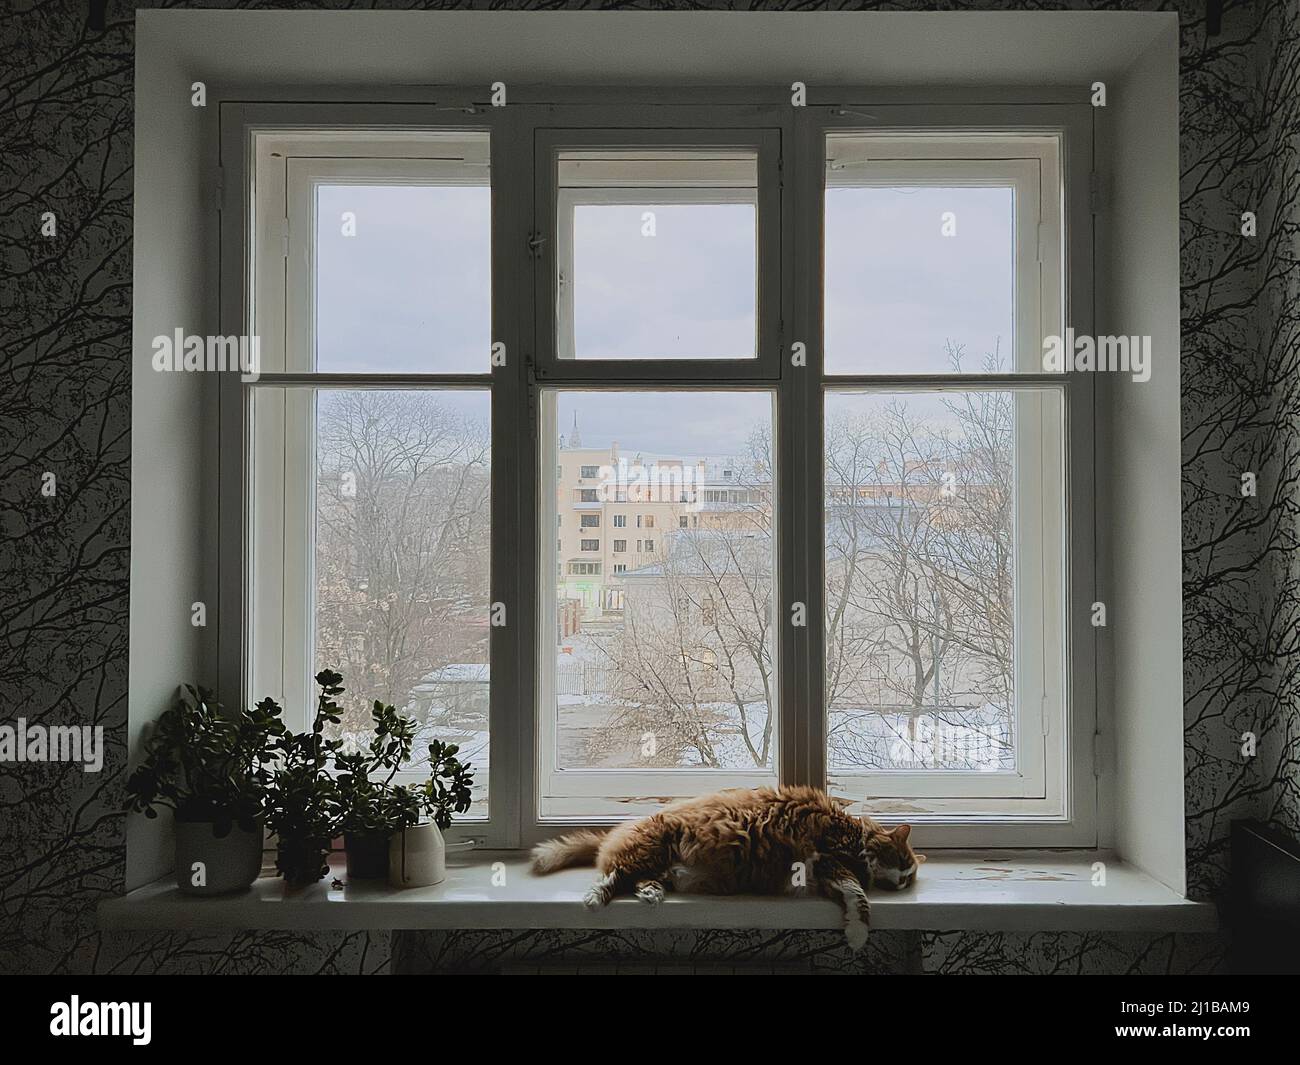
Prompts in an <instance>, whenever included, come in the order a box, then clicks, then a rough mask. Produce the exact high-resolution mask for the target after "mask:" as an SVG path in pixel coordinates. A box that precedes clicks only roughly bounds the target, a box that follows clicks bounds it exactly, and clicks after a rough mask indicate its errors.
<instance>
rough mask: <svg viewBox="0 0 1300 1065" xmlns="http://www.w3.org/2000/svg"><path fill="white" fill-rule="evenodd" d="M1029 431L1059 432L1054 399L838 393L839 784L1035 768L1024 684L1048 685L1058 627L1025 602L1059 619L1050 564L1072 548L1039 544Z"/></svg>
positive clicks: (830, 647)
mask: <svg viewBox="0 0 1300 1065" xmlns="http://www.w3.org/2000/svg"><path fill="white" fill-rule="evenodd" d="M1041 409H1046V410H1047V411H1049V412H1050V413H1049V414H1046V415H1041V419H1042V420H1041V426H1042V428H1041V429H1040V430H1039V429H1035V427H1037V426H1039V425H1040V422H1039V421H1038V420H1037V419H1038V418H1039V417H1040V414H1039V412H1040V410H1041ZM1031 431H1041V432H1044V433H1046V434H1048V437H1045V438H1044V439H1047V438H1051V439H1059V432H1060V418H1059V406H1058V405H1057V396H1056V394H1055V393H1050V394H1049V393H1042V392H1039V393H1034V392H1029V391H1027V392H1019V393H1018V392H1009V391H1000V392H993V391H980V392H963V393H957V392H951V393H941V392H929V393H924V392H917V393H910V394H903V393H860V392H853V393H850V392H832V393H829V394H828V395H827V398H826V455H825V460H826V484H825V499H826V545H825V548H826V580H827V588H826V594H827V600H826V619H825V624H826V705H827V708H828V709H827V747H828V750H827V765H828V768H829V770H830V772H831V774H832V779H833V777H834V774H836V773H862V772H868V771H885V770H888V771H896V770H908V771H913V772H915V771H918V770H919V771H934V770H959V771H980V772H986V773H987V772H1012V771H1016V770H1018V769H1021V768H1023V767H1022V766H1020V764H1019V761H1018V759H1019V756H1020V751H1019V750H1018V747H1019V744H1018V737H1017V728H1018V725H1017V706H1016V694H1017V691H1018V690H1019V689H1018V684H1022V683H1023V684H1024V685H1025V690H1031V687H1032V690H1039V689H1038V686H1039V685H1040V684H1042V683H1043V681H1042V678H1041V675H1040V674H1039V673H1034V674H1033V676H1034V677H1037V678H1038V679H1037V680H1036V682H1035V683H1033V684H1032V686H1031V685H1030V684H1029V682H1028V681H1029V677H1030V673H1027V672H1026V670H1027V669H1028V670H1030V671H1033V670H1037V669H1039V668H1040V667H1039V665H1038V664H1039V663H1041V662H1042V661H1043V659H1044V658H1045V657H1046V655H1045V653H1044V652H1043V651H1042V647H1044V646H1047V645H1048V644H1049V643H1050V641H1047V640H1046V639H1045V637H1044V636H1043V633H1042V631H1041V630H1043V629H1044V628H1046V627H1048V624H1049V623H1048V622H1046V621H1040V622H1039V623H1038V624H1037V625H1036V626H1034V628H1035V630H1036V631H1018V627H1017V624H1016V617H1017V610H1018V609H1019V610H1020V611H1021V616H1022V617H1023V616H1036V617H1039V618H1047V617H1048V615H1049V614H1050V611H1049V609H1048V608H1047V606H1046V605H1045V604H1047V603H1050V602H1052V601H1057V602H1059V599H1053V596H1052V593H1051V592H1050V591H1049V589H1050V588H1051V587H1052V586H1053V578H1052V577H1051V576H1050V573H1051V571H1052V565H1050V564H1049V563H1047V562H1046V561H1045V560H1047V559H1050V558H1059V555H1057V554H1054V553H1053V552H1050V551H1044V550H1042V542H1041V541H1042V540H1043V538H1044V536H1045V534H1044V531H1043V530H1044V527H1043V526H1042V525H1041V524H1040V523H1039V521H1037V520H1035V519H1034V518H1032V517H1031V516H1036V515H1039V514H1041V513H1043V512H1044V511H1045V510H1046V509H1047V508H1046V507H1045V506H1043V505H1041V504H1042V500H1041V499H1039V498H1037V497H1038V495H1039V489H1038V487H1037V478H1036V476H1034V475H1033V474H1032V472H1031V470H1030V469H1028V467H1029V466H1030V465H1032V464H1031V463H1029V462H1023V463H1018V460H1017V455H1016V447H1015V440H1016V437H1017V435H1018V434H1020V435H1022V436H1024V435H1026V434H1028V433H1030V432H1031ZM1018 466H1019V467H1020V468H1019V469H1018ZM1059 481H1060V478H1059V469H1058V470H1057V472H1056V475H1055V482H1056V483H1057V484H1059ZM1017 515H1020V516H1022V517H1021V519H1020V520H1019V521H1018V520H1017ZM1018 596H1019V597H1021V601H1020V602H1019V604H1018V602H1017V597H1018ZM1035 611H1037V613H1036V614H1035V613H1034V612H1035ZM1034 648H1038V651H1037V653H1032V652H1033V650H1034ZM1022 659H1023V660H1022ZM1018 678H1019V679H1018ZM850 790H852V789H851V788H850Z"/></svg>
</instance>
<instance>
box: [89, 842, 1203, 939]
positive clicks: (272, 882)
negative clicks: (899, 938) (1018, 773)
mask: <svg viewBox="0 0 1300 1065" xmlns="http://www.w3.org/2000/svg"><path fill="white" fill-rule="evenodd" d="M334 858H335V861H336V862H337V863H338V864H337V866H334V863H332V867H334V874H335V875H336V876H339V877H342V875H343V873H342V864H341V863H342V856H341V855H335V856H334ZM1097 860H1098V856H1097V855H1093V854H1063V853H1055V854H1038V855H1017V856H1016V857H1015V858H1014V859H1010V860H1008V859H1003V858H986V857H983V856H977V855H971V854H955V853H950V854H947V855H942V856H932V857H931V858H930V860H929V861H928V862H927V863H926V864H925V865H924V866H923V867H922V869H921V876H920V878H919V879H918V881H917V884H916V886H915V887H914V888H912V889H911V890H908V891H904V892H898V893H891V892H885V891H873V892H872V893H871V923H872V927H873V928H877V929H929V930H936V931H938V930H945V931H946V930H958V929H978V930H984V931H1008V932H1013V931H1023V932H1038V931H1081V932H1096V931H1123V930H1132V931H1150V932H1204V931H1213V930H1214V929H1215V928H1216V927H1217V925H1218V921H1217V916H1216V914H1215V910H1214V908H1213V907H1212V906H1210V905H1208V904H1206V903H1196V902H1189V901H1188V900H1186V899H1184V898H1183V897H1181V896H1180V895H1178V894H1177V893H1176V892H1174V891H1172V890H1170V889H1169V888H1167V887H1165V886H1164V885H1163V884H1161V883H1159V882H1157V881H1156V880H1154V879H1152V878H1151V877H1149V876H1147V875H1146V874H1145V873H1143V872H1141V871H1139V870H1137V869H1134V868H1133V867H1131V866H1126V865H1123V864H1122V863H1119V862H1116V861H1113V860H1111V861H1108V862H1107V865H1106V885H1105V886H1104V887H1099V886H1093V883H1092V879H1093V873H1092V863H1093V862H1094V861H1097ZM494 861H502V862H504V863H505V883H504V885H503V886H500V887H496V886H493V884H492V878H493V871H492V863H493V862H494ZM498 879H499V878H498ZM331 880H332V877H331V878H327V879H326V880H324V881H322V882H321V883H320V884H318V885H316V886H315V887H313V888H310V889H308V891H306V892H304V893H303V894H301V895H298V896H296V897H290V898H286V897H285V895H284V887H283V884H282V882H281V881H279V880H277V879H272V878H268V877H264V878H262V879H260V880H258V881H257V882H256V883H255V884H254V885H253V887H252V888H251V889H250V890H249V891H247V892H245V893H243V894H239V895H234V896H225V897H221V898H209V899H196V898H191V897H187V896H183V895H181V894H180V892H179V891H177V889H176V886H175V884H174V883H173V882H172V881H170V880H159V881H156V882H154V883H152V884H149V885H147V886H145V887H142V888H139V889H137V890H135V891H132V892H130V893H129V894H128V895H126V896H125V897H123V898H120V899H112V900H110V901H107V902H104V903H101V904H100V907H99V923H100V927H101V928H102V929H104V930H106V931H124V930H136V931H146V930H147V931H157V930H167V931H216V930H222V929H292V930H301V931H325V930H335V929H337V930H360V929H379V930H391V929H452V928H769V929H770V928H781V929H789V928H808V929H816V928H838V927H840V926H841V925H842V923H843V919H842V917H841V916H840V911H839V908H838V906H837V905H836V904H835V903H833V902H830V901H828V900H825V899H819V898H802V899H801V898H762V897H756V896H740V897H714V896H704V895H673V894H669V896H668V898H667V900H665V902H664V903H663V905H662V906H658V907H652V906H649V905H647V904H645V903H643V902H639V901H637V900H635V899H619V900H617V901H615V902H614V903H613V904H612V905H610V906H609V907H608V908H607V909H605V910H603V911H600V912H598V913H592V912H590V911H588V910H587V909H586V908H585V907H584V906H583V905H582V895H583V893H584V892H585V891H586V889H587V886H588V885H589V884H590V883H591V880H592V870H590V869H568V870H564V871H562V872H559V873H555V874H552V875H551V876H548V877H537V876H533V875H532V874H531V873H530V872H529V871H528V867H527V860H526V858H525V857H524V856H523V855H521V854H519V853H517V852H509V853H506V852H502V853H496V854H494V853H492V852H481V853H478V854H476V855H475V858H474V860H473V861H472V862H464V863H457V864H455V865H449V866H448V869H447V879H446V880H445V881H444V882H443V883H441V884H438V885H436V886H435V887H430V888H418V889H412V890H407V891H398V890H394V889H392V888H389V887H388V886H387V885H385V884H384V883H383V882H382V881H366V882H357V883H355V884H350V885H347V886H345V887H343V888H341V889H339V888H334V887H332V886H331Z"/></svg>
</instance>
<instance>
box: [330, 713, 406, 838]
mask: <svg viewBox="0 0 1300 1065" xmlns="http://www.w3.org/2000/svg"><path fill="white" fill-rule="evenodd" d="M371 717H372V718H373V720H374V724H373V727H372V730H371V740H370V743H369V744H368V745H367V747H366V749H364V750H361V751H356V752H353V753H343V752H339V753H336V754H335V756H334V773H335V780H336V781H337V784H338V789H339V798H340V802H341V805H342V814H341V827H342V830H343V832H344V833H346V834H348V835H349V836H353V835H355V836H364V835H375V834H384V835H386V834H388V833H390V832H392V831H393V830H394V829H395V828H398V827H401V826H400V825H397V824H395V823H394V815H395V807H396V806H398V805H400V803H399V802H398V800H397V798H396V796H397V794H398V789H399V787H400V785H394V784H393V778H394V777H396V776H397V773H398V771H399V770H400V769H401V767H402V766H403V765H405V764H406V763H407V762H408V761H409V760H410V758H411V748H412V746H413V744H414V742H415V730H416V724H415V722H414V721H413V720H412V719H411V718H409V717H406V716H404V715H403V714H401V713H400V712H399V711H398V710H397V708H396V707H395V706H391V705H387V704H385V703H382V702H380V701H379V700H378V699H376V700H375V704H374V707H373V708H372V710H371Z"/></svg>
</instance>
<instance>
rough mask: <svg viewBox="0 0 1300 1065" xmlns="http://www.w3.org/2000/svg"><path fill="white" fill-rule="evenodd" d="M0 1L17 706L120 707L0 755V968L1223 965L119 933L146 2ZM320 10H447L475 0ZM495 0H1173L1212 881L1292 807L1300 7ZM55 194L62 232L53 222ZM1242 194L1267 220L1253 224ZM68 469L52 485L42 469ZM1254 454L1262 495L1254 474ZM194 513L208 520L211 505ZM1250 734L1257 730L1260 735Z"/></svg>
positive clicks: (2, 457)
mask: <svg viewBox="0 0 1300 1065" xmlns="http://www.w3.org/2000/svg"><path fill="white" fill-rule="evenodd" d="M155 6H205V7H223V6H238V7H241V8H250V7H285V6H307V5H275V4H257V3H243V4H238V5H234V4H203V5H155V4H132V3H118V2H109V3H108V4H107V11H106V18H105V27H104V29H103V30H98V31H97V30H92V29H90V28H89V26H88V20H87V8H88V5H87V4H85V3H78V2H72V0H56V2H51V3H43V2H33V0H14V2H13V3H10V4H8V5H7V6H6V10H5V12H4V13H3V14H0V49H2V51H3V54H4V56H5V57H6V63H5V65H4V67H3V70H0V238H2V239H3V260H2V265H3V295H2V297H0V350H2V351H3V361H2V365H0V478H2V480H3V484H4V486H5V491H4V496H3V500H4V506H3V510H0V629H2V632H3V650H2V651H0V681H2V682H3V685H4V688H3V691H4V713H3V717H4V718H5V719H12V718H16V717H18V716H24V717H26V718H27V719H28V721H29V722H33V723H49V724H55V723H60V724H62V723H78V724H83V725H101V726H103V728H104V730H105V737H106V748H107V752H106V760H105V766H104V770H103V772H102V773H99V774H85V773H83V772H82V770H81V768H80V767H79V766H75V765H69V764H66V763H63V764H60V763H54V764H47V765H40V766H34V765H23V766H15V765H14V764H12V763H4V764H0V970H4V971H9V972H15V971H17V972H79V973H80V972H187V973H188V972H195V973H200V972H202V973H228V972H263V973H278V972H286V973H287V972H303V973H313V972H320V973H341V972H353V973H357V972H361V973H372V972H386V971H390V970H393V971H402V972H426V971H432V970H434V969H449V968H451V969H470V970H480V971H482V970H496V969H500V968H502V967H509V968H515V969H519V970H529V969H538V970H545V969H553V968H555V967H557V966H559V967H564V966H568V967H571V968H576V967H578V966H580V965H582V964H586V965H589V966H597V967H603V968H604V969H607V970H608V969H611V968H620V969H621V968H626V969H629V970H630V969H635V968H637V967H638V966H640V967H642V968H646V967H653V966H655V965H663V966H670V967H671V966H674V965H676V966H680V965H682V964H683V959H687V960H689V961H690V962H691V963H693V964H695V965H697V966H699V967H701V968H722V969H726V968H728V967H735V966H740V967H744V966H748V965H752V964H754V963H756V962H757V963H761V964H764V965H767V966H770V967H772V968H774V969H785V968H797V969H799V970H801V971H809V972H898V971H901V972H939V973H958V972H981V973H993V972H1013V973H1014V972H1019V973H1025V972H1032V973H1057V972H1098V971H1106V972H1121V973H1123V972H1204V971H1210V970H1212V969H1214V968H1215V967H1216V966H1217V965H1219V964H1221V955H1222V949H1223V943H1222V938H1221V937H1219V936H1170V935H1159V936H1153V935H1129V934H1125V935H1094V934H1089V935H1083V934H1077V933H1046V932H1045V933H1039V934H1034V935H1007V934H990V933H957V932H946V931H943V930H935V931H932V932H923V933H887V932H883V933H877V934H876V935H875V936H873V938H872V942H871V946H870V947H869V949H868V951H867V952H866V953H865V954H864V955H862V956H861V957H857V958H855V957H853V956H852V955H850V954H849V953H848V952H847V950H845V949H844V947H843V944H842V940H841V938H840V937H839V936H838V935H836V934H831V933H814V932H786V933H758V932H754V933H723V932H708V931H700V932H693V933H676V934H673V935H669V934H667V933H651V932H636V933H632V932H602V933H595V932H590V933H583V932H558V931H534V930H520V931H514V932H470V931H465V932H454V933H439V934H433V933H427V934H425V933H420V934H417V933H398V934H397V935H395V936H393V937H391V938H392V939H393V942H392V943H390V942H389V940H390V936H389V935H388V934H387V933H372V934H365V933H351V934H343V933H338V934H324V933H322V934H315V935H302V934H296V933H281V932H277V933H233V934H229V935H224V936H207V935H179V934H158V935H127V934H112V935H109V934H103V933H100V932H99V931H98V930H97V926H96V921H95V907H96V905H97V904H98V903H99V902H100V901H102V900H104V899H106V898H110V897H113V896H115V895H117V894H120V893H121V892H122V890H123V884H124V877H125V818H124V816H123V815H122V814H121V813H119V812H118V811H119V809H120V804H121V798H122V783H123V779H124V772H125V767H126V754H127V752H126V731H127V702H126V683H127V640H128V632H129V626H128V608H129V603H128V575H129V561H130V560H129V550H130V504H131V493H130V479H129V470H130V457H131V456H130V410H131V350H130V349H131V274H132V248H131V236H132V221H133V220H132V180H133V175H132V151H133V138H132V122H133V111H132V89H133V86H132V77H133V73H132V72H133V65H134V13H135V10H136V9H137V8H141V7H155ZM310 6H312V7H322V6H324V7H355V8H362V7H371V6H373V7H377V8H388V7H392V8H423V7H428V8H444V9H446V8H456V7H465V8H469V7H481V6H484V5H481V4H477V3H462V4H457V3H446V4H437V3H434V4H400V3H394V4H375V5H369V4H325V5H310ZM492 6H493V7H500V8H503V9H505V8H512V9H513V8H524V9H527V8H538V9H542V8H547V9H555V8H572V9H592V8H598V7H599V8H608V9H618V8H630V9H635V8H640V9H646V8H653V9H672V8H677V7H680V8H690V9H704V8H721V9H738V10H739V9H750V8H752V9H762V10H802V11H807V10H996V9H1009V10H1024V9H1029V8H1032V9H1036V10H1063V9H1114V8H1124V9H1130V10H1153V9H1158V10H1174V9H1177V10H1178V11H1179V12H1180V16H1181V27H1180V33H1181V75H1180V96H1181V159H1182V182H1181V203H1182V216H1181V244H1182V267H1181V276H1182V362H1181V373H1182V382H1183V396H1182V420H1183V557H1184V616H1183V619H1182V621H1183V630H1184V631H1183V636H1184V652H1185V693H1186V719H1185V725H1186V728H1185V742H1186V774H1187V782H1186V805H1187V811H1188V817H1187V847H1188V881H1189V887H1190V890H1191V892H1192V893H1193V894H1194V895H1195V896H1196V897H1199V898H1209V899H1212V898H1216V897H1217V896H1218V893H1219V891H1220V889H1221V887H1222V885H1223V882H1224V877H1225V873H1226V863H1227V858H1228V855H1227V839H1228V826H1229V822H1230V820H1231V819H1233V818H1236V817H1245V816H1251V817H1257V818H1259V819H1261V820H1264V821H1267V822H1270V823H1272V824H1274V825H1276V826H1277V827H1279V828H1282V829H1283V830H1285V831H1288V832H1290V833H1291V834H1292V835H1295V834H1296V833H1297V832H1298V831H1300V775H1298V771H1300V679H1298V678H1300V668H1298V667H1300V626H1298V624H1297V623H1298V622H1300V566H1298V565H1297V564H1296V563H1295V561H1294V559H1295V547H1296V544H1297V535H1298V529H1297V520H1298V517H1300V497H1298V496H1297V487H1298V485H1300V454H1298V452H1300V265H1298V264H1297V249H1300V158H1298V157H1297V156H1298V150H1300V11H1297V7H1296V5H1295V4H1292V3H1282V2H1271V3H1270V2H1261V3H1259V4H1253V3H1249V2H1246V0H1228V2H1227V3H1225V5H1224V14H1223V23H1222V29H1221V32H1220V33H1219V34H1218V35H1216V36H1210V35H1208V34H1207V25H1206V20H1205V10H1204V6H1203V4H1201V3H1199V2H1185V3H1181V4H1178V5H1171V4H1148V3H1136V2H1131V3H1120V4H1107V3H1096V4H1088V3H1072V4H1071V3H1067V4H1054V3H1028V4H1018V3H940V4H922V3H910V2H893V3H861V4H854V3H845V4H839V3H826V4H821V3H798V2H794V0H790V2H779V0H778V2H774V3H755V4H752V5H744V4H712V3H680V4H674V3H663V2H651V3H644V4H637V3H610V4H565V3H551V2H548V0H538V2H533V3H529V2H525V3H518V4H515V3H503V4H499V5H498V4H493V5H492ZM46 211H52V212H54V214H55V216H56V218H57V226H58V229H57V234H56V235H55V236H53V237H50V236H46V235H43V234H42V232H41V229H42V215H43V213H44V212H46ZM1244 211H1254V212H1256V213H1257V215H1258V234H1257V236H1255V237H1254V238H1244V237H1242V236H1241V234H1240V221H1239V220H1240V216H1241V214H1242V212H1244ZM49 471H52V472H54V473H55V474H56V478H57V492H56V493H55V494H54V495H53V496H52V497H49V496H45V495H42V493H41V485H42V483H43V476H44V474H45V473H46V472H49ZM1247 471H1252V472H1256V473H1257V475H1258V483H1259V491H1258V495H1257V497H1255V498H1243V497H1242V495H1241V493H1240V479H1241V474H1242V473H1243V472H1247ZM196 535H197V530H196ZM1246 732H1253V733H1254V734H1255V735H1256V736H1257V737H1258V755H1257V757H1255V758H1254V759H1247V758H1243V757H1242V755H1241V745H1242V742H1243V741H1242V735H1243V733H1246Z"/></svg>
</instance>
